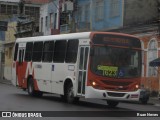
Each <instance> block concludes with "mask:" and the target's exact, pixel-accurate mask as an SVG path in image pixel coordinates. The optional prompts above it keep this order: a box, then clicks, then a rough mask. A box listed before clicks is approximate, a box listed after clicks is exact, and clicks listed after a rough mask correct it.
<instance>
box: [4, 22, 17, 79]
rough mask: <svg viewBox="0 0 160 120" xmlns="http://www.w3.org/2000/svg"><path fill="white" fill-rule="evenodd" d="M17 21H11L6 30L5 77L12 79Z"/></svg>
mask: <svg viewBox="0 0 160 120" xmlns="http://www.w3.org/2000/svg"><path fill="white" fill-rule="evenodd" d="M16 25H17V22H9V23H8V30H7V31H6V32H5V43H4V46H5V64H4V78H5V79H7V80H11V68H12V54H13V48H14V43H15V40H16V38H15V36H14V34H15V33H16Z"/></svg>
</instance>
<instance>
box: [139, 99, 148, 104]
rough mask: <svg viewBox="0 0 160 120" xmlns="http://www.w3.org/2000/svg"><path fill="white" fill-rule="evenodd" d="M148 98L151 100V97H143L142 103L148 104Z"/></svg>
mask: <svg viewBox="0 0 160 120" xmlns="http://www.w3.org/2000/svg"><path fill="white" fill-rule="evenodd" d="M148 100H149V98H145V99H144V98H143V99H141V100H140V102H141V103H142V104H147V103H148Z"/></svg>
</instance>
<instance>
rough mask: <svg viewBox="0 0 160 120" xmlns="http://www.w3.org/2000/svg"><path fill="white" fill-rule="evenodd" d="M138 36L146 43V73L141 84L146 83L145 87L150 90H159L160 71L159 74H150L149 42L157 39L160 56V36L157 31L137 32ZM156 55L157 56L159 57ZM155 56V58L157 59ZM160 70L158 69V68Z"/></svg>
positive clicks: (159, 55) (144, 53) (144, 59)
mask: <svg viewBox="0 0 160 120" xmlns="http://www.w3.org/2000/svg"><path fill="white" fill-rule="evenodd" d="M136 36H137V37H139V38H140V39H141V41H142V43H143V45H144V48H143V62H142V63H143V65H144V67H143V68H144V69H143V71H144V75H143V76H142V81H141V84H143V85H144V87H145V88H147V89H149V90H150V91H159V87H160V86H159V81H160V76H159V74H160V71H159V73H158V74H157V75H155V76H154V75H153V76H150V75H148V69H149V58H148V57H149V56H148V55H149V54H148V52H149V49H148V46H149V43H150V42H151V40H155V41H157V43H158V45H157V57H160V44H159V42H160V38H159V37H157V35H156V33H155V32H148V33H139V34H136ZM157 57H156V58H157ZM156 58H155V59H156ZM157 70H158V69H157Z"/></svg>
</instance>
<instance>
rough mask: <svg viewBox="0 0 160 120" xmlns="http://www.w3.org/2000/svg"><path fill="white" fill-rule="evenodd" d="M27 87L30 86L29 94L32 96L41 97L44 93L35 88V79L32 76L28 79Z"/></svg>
mask: <svg viewBox="0 0 160 120" xmlns="http://www.w3.org/2000/svg"><path fill="white" fill-rule="evenodd" d="M27 88H28V94H29V95H30V96H34V97H41V96H42V94H43V93H42V92H41V91H35V90H34V81H33V79H32V78H30V79H29V80H28V84H27Z"/></svg>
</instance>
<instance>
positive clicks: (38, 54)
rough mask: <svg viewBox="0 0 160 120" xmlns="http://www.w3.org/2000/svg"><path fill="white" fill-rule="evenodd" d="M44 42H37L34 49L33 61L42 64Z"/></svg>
mask: <svg viewBox="0 0 160 120" xmlns="http://www.w3.org/2000/svg"><path fill="white" fill-rule="evenodd" d="M42 50H43V42H35V43H34V47H33V55H32V61H34V62H40V61H41V59H42Z"/></svg>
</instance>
